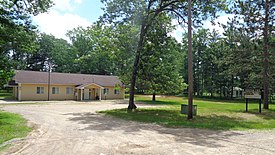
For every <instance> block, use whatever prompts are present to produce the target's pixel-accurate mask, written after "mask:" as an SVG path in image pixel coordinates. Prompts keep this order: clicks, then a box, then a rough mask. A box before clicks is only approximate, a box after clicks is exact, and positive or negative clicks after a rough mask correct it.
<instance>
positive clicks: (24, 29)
mask: <svg viewBox="0 0 275 155" xmlns="http://www.w3.org/2000/svg"><path fill="white" fill-rule="evenodd" d="M51 5H52V2H51V0H43V1H42V0H28V1H27V0H15V1H12V0H5V1H0V45H1V46H0V49H1V54H0V55H1V56H0V62H1V64H2V65H4V66H3V67H2V66H1V68H0V74H1V75H0V77H1V81H2V82H1V86H2V84H3V83H6V82H7V81H8V80H9V78H10V77H11V75H12V72H13V71H12V69H22V68H24V67H25V65H26V62H25V60H26V55H27V53H28V52H31V51H32V50H33V49H34V46H35V45H34V43H33V42H34V41H35V38H36V36H35V31H34V30H35V27H34V26H33V25H32V24H31V15H37V14H39V13H43V12H45V11H47V9H48V8H49V7H51Z"/></svg>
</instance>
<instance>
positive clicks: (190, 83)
mask: <svg viewBox="0 0 275 155" xmlns="http://www.w3.org/2000/svg"><path fill="white" fill-rule="evenodd" d="M191 7H192V0H188V116H187V119H192V118H193V54H192V15H191V14H192V12H191Z"/></svg>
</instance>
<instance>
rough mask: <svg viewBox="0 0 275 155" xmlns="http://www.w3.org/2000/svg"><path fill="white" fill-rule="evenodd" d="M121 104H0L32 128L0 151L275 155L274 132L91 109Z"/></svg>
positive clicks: (74, 154)
mask: <svg viewBox="0 0 275 155" xmlns="http://www.w3.org/2000/svg"><path fill="white" fill-rule="evenodd" d="M142 106H144V105H139V107H142ZM125 107H127V104H126V103H123V101H121V103H120V102H111V101H109V102H72V101H69V102H56V103H48V104H45V105H41V104H33V105H30V104H29V105H27V104H25V105H5V106H3V105H2V106H0V108H1V109H3V110H6V111H9V112H14V113H19V114H21V115H23V116H24V117H25V118H26V119H28V120H29V122H30V125H33V126H34V128H35V130H34V131H33V132H32V133H31V134H30V135H29V136H28V137H27V138H24V139H22V140H18V141H16V142H15V144H14V145H13V147H11V149H9V150H8V151H6V152H4V153H2V154H23V155H43V154H46V155H91V154H95V155H96V154H98V155H109V154H141V155H144V154H164V155H167V154H181V155H183V154H196V155H200V154H203V155H205V154H223V155H226V154H228V155H229V154H230V155H232V154H249V155H251V154H255V155H258V154H263V155H269V154H270V155H271V154H272V155H274V154H275V130H271V131H245V132H244V131H238V132H236V131H209V130H201V129H189V128H176V129H174V128H165V127H162V126H159V125H155V124H145V123H137V122H129V121H125V120H121V119H117V118H112V117H108V116H104V115H102V114H97V113H96V111H98V110H106V109H114V108H125Z"/></svg>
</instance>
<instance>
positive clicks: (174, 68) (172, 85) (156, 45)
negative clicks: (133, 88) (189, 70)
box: [137, 14, 185, 94]
mask: <svg viewBox="0 0 275 155" xmlns="http://www.w3.org/2000/svg"><path fill="white" fill-rule="evenodd" d="M168 21H170V22H168ZM172 30H173V27H172V26H171V19H170V18H169V17H168V16H167V15H165V14H162V15H160V16H158V17H157V20H155V21H154V22H153V24H152V26H151V27H150V29H148V34H147V35H148V36H147V42H146V43H145V47H144V50H143V52H142V56H141V62H140V71H139V76H138V84H137V85H138V89H144V90H146V92H147V93H154V94H178V93H181V92H183V90H184V89H185V87H184V83H183V78H182V76H180V74H179V66H180V61H179V60H180V59H179V58H181V57H182V56H181V51H180V50H181V49H180V44H178V43H177V41H176V40H175V39H174V38H172V37H170V36H169V33H171V32H172Z"/></svg>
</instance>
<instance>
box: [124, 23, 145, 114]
mask: <svg viewBox="0 0 275 155" xmlns="http://www.w3.org/2000/svg"><path fill="white" fill-rule="evenodd" d="M145 27H146V25H145V20H144V21H143V22H142V25H141V29H140V36H139V42H138V47H137V52H136V56H135V62H134V66H133V71H132V78H131V86H130V98H129V105H128V110H133V109H136V108H137V106H136V105H135V103H134V97H135V85H136V78H137V71H138V67H139V66H138V65H139V60H140V56H141V52H142V49H143V44H144V43H143V41H144V36H145V34H146V30H147V28H145Z"/></svg>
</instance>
